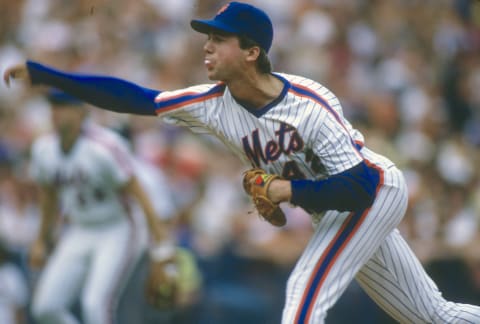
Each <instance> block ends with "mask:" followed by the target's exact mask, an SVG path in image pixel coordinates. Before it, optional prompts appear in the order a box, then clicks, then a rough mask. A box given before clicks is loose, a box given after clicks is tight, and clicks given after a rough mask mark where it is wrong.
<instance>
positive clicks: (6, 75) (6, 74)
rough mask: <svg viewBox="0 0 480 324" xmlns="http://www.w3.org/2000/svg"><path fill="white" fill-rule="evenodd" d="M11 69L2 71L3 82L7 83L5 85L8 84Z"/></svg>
mask: <svg viewBox="0 0 480 324" xmlns="http://www.w3.org/2000/svg"><path fill="white" fill-rule="evenodd" d="M11 73H12V72H11V69H7V70H6V71H5V72H4V73H3V81H4V82H5V84H6V85H7V87H9V86H10V76H11Z"/></svg>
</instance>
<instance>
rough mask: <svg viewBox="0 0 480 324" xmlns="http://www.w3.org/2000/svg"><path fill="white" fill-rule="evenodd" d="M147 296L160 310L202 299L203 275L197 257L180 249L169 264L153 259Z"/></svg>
mask: <svg viewBox="0 0 480 324" xmlns="http://www.w3.org/2000/svg"><path fill="white" fill-rule="evenodd" d="M149 267H150V268H149V273H148V275H147V280H146V291H145V292H146V297H147V300H148V302H149V303H150V305H152V306H153V307H155V308H156V309H159V310H167V309H173V308H175V307H182V306H188V305H190V304H192V303H193V302H195V301H196V300H198V298H199V294H200V289H201V286H202V276H201V273H200V270H199V268H198V265H197V263H196V260H195V257H194V256H193V254H192V253H191V252H190V251H189V250H187V249H184V248H180V247H177V248H176V252H175V256H174V257H173V258H172V259H170V260H167V261H161V262H159V261H155V260H153V259H150V264H149Z"/></svg>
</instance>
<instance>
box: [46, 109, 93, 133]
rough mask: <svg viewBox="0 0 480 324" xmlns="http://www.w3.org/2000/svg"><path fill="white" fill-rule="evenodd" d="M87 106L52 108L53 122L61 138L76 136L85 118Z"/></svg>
mask: <svg viewBox="0 0 480 324" xmlns="http://www.w3.org/2000/svg"><path fill="white" fill-rule="evenodd" d="M85 114H86V112H85V108H83V107H78V106H62V107H58V106H57V107H55V106H54V107H53V108H52V124H53V127H54V129H55V131H56V133H57V134H58V136H59V137H60V138H61V139H64V138H68V139H72V138H73V137H76V136H77V135H78V134H79V132H80V129H81V127H82V123H83V120H84V118H85Z"/></svg>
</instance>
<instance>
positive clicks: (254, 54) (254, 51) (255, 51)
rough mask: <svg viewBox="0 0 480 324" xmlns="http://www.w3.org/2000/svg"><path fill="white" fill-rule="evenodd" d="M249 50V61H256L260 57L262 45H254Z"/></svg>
mask: <svg viewBox="0 0 480 324" xmlns="http://www.w3.org/2000/svg"><path fill="white" fill-rule="evenodd" d="M246 51H247V57H246V59H247V61H248V62H255V61H256V60H257V59H258V56H259V55H260V47H258V46H252V47H250V48H249V49H247V50H246Z"/></svg>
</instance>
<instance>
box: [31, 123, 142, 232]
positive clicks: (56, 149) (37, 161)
mask: <svg viewBox="0 0 480 324" xmlns="http://www.w3.org/2000/svg"><path fill="white" fill-rule="evenodd" d="M132 172H133V164H132V157H131V155H130V153H129V150H128V146H127V144H126V143H125V141H123V139H122V138H121V137H120V136H119V135H118V134H116V133H114V132H113V131H110V130H108V129H105V128H103V127H100V126H98V125H94V124H91V123H88V122H87V123H85V124H84V125H83V129H82V134H81V136H80V137H79V138H78V139H77V141H76V142H75V144H74V146H73V148H72V149H71V151H70V152H68V153H63V152H62V150H61V148H60V143H59V138H58V136H57V135H56V134H49V135H45V136H43V137H40V138H38V139H37V140H36V141H35V142H34V144H33V147H32V157H31V165H30V174H31V176H32V177H33V179H35V180H36V181H37V182H38V183H40V184H44V185H53V186H55V187H57V188H58V190H59V200H60V206H61V210H62V214H64V215H65V216H67V217H69V219H70V220H71V221H72V222H74V223H78V224H95V223H103V222H106V221H110V220H114V219H116V218H118V217H125V216H126V209H125V202H124V199H123V197H122V196H121V195H120V194H119V192H118V188H119V187H121V186H122V185H124V184H125V183H126V182H127V181H128V180H129V179H130V177H131V176H132Z"/></svg>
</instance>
